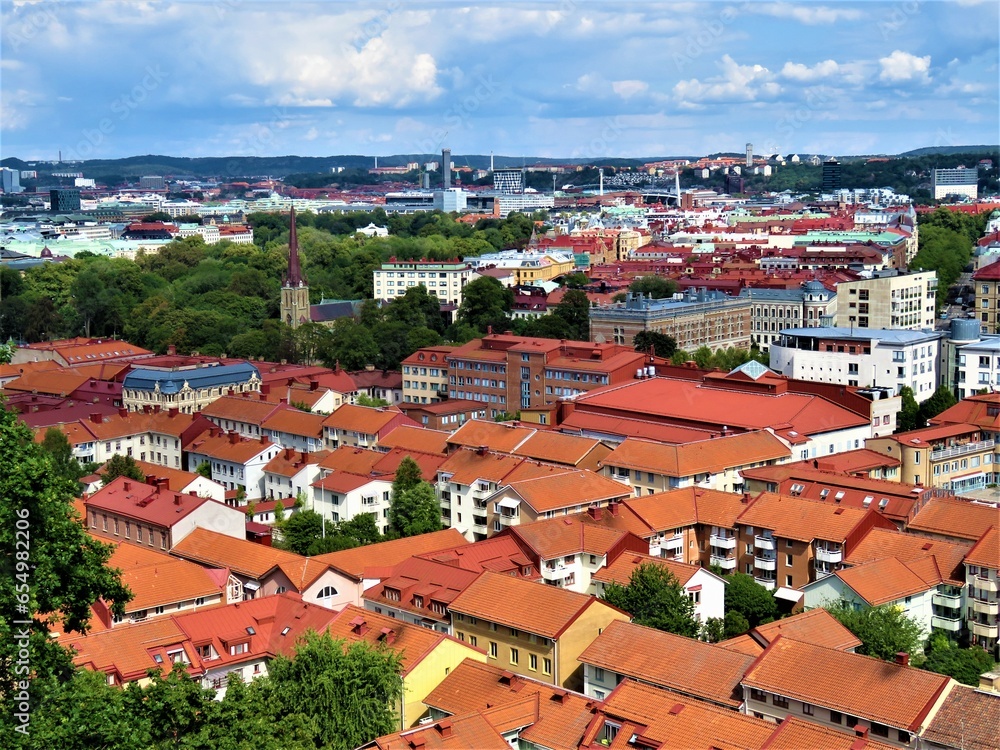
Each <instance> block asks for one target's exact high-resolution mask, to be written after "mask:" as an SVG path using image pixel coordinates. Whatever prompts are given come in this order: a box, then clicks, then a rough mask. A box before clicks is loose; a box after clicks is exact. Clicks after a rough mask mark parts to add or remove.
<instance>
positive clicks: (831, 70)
mask: <svg viewBox="0 0 1000 750" xmlns="http://www.w3.org/2000/svg"><path fill="white" fill-rule="evenodd" d="M839 71H840V66H839V65H838V64H837V61H836V60H824V61H823V62H818V63H816V64H815V65H813V66H812V67H810V66H808V65H803V64H802V63H793V62H786V63H785V65H784V67H783V68H782V69H781V75H782V76H783V77H784V78H788V79H790V80H792V81H801V82H803V83H809V82H812V81H817V80H819V79H820V78H829V77H830V76H832V75H835V74H837V73H838V72H839Z"/></svg>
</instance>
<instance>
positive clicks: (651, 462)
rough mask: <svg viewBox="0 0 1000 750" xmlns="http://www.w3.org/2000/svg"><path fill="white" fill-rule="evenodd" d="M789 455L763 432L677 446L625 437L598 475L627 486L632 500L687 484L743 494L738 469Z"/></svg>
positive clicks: (725, 436)
mask: <svg viewBox="0 0 1000 750" xmlns="http://www.w3.org/2000/svg"><path fill="white" fill-rule="evenodd" d="M790 457H791V450H790V449H789V448H788V446H787V445H785V444H784V443H783V442H782V441H781V440H779V439H778V438H777V437H775V436H774V435H773V434H772V433H770V432H768V431H767V430H759V431H754V432H743V433H738V434H726V435H724V436H722V437H718V438H715V439H713V440H700V441H696V442H691V443H681V444H678V445H667V444H664V443H658V442H653V441H648V440H639V439H636V438H626V439H625V440H624V441H623V442H621V443H619V444H618V446H616V447H615V449H614V450H613V451H612V452H611V453H610V454H609V455H607V456H606V457H605V458H604V460H603V461H602V462H601V473H602V474H603V475H604V476H606V477H608V478H610V479H614V480H616V481H619V482H624V483H626V484H628V485H629V486H630V487H632V489H633V491H634V492H635V494H636V496H639V495H652V494H654V493H657V492H666V491H667V490H673V489H678V488H683V487H691V486H698V487H702V488H705V489H711V490H718V491H720V492H742V491H743V478H742V475H741V474H740V472H741V471H742V470H743V469H751V468H756V467H758V466H771V465H774V464H776V463H780V462H784V461H786V460H788V459H789V458H790Z"/></svg>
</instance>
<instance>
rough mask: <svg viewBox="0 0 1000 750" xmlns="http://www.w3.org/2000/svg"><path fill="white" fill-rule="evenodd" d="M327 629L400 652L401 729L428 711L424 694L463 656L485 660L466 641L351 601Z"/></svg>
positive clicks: (345, 637) (351, 639)
mask: <svg viewBox="0 0 1000 750" xmlns="http://www.w3.org/2000/svg"><path fill="white" fill-rule="evenodd" d="M329 633H330V635H331V636H333V637H334V638H339V639H343V640H344V641H345V642H347V643H352V642H355V641H365V642H367V643H370V644H376V645H377V644H385V645H386V646H388V647H389V648H392V649H394V650H396V651H398V652H399V653H400V655H401V657H402V665H403V672H402V676H403V697H402V700H401V701H400V703H399V704H398V705H397V706H396V711H397V713H398V714H399V728H400V729H406V728H407V727H412V726H415V725H416V724H417V723H418V722H419V721H420V719H421V717H423V715H424V714H425V713H426V711H427V709H426V707H425V706H424V703H423V700H424V698H426V697H427V695H428V694H429V693H430V692H431V691H432V690H433V689H434V688H436V687H437V686H438V684H439V683H440V682H441V680H443V679H444V678H445V676H447V674H448V673H449V672H451V670H453V669H455V668H456V667H457V666H458V665H459V664H461V663H462V661H463V660H465V659H472V660H473V661H478V662H485V661H486V654H485V653H484V652H483V650H482V649H479V648H476V647H474V646H472V645H471V644H469V643H468V642H465V643H463V642H462V641H460V640H458V639H456V638H453V637H452V636H450V635H446V634H444V633H438V632H435V631H434V630H430V629H428V628H422V627H420V626H419V625H412V624H409V625H408V624H407V623H405V622H403V621H402V620H396V619H393V618H391V617H386V616H384V615H380V614H376V613H375V612H372V611H370V610H367V609H364V608H363V607H357V606H355V605H353V604H349V605H347V606H346V607H344V609H343V610H341V612H340V614H339V615H337V619H335V620H334V621H333V622H332V623H330V627H329Z"/></svg>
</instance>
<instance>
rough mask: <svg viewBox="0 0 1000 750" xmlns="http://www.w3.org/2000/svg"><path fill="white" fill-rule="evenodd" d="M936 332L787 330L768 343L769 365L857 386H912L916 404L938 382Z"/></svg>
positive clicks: (894, 388)
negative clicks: (777, 339) (774, 340)
mask: <svg viewBox="0 0 1000 750" xmlns="http://www.w3.org/2000/svg"><path fill="white" fill-rule="evenodd" d="M941 338H942V334H941V333H939V332H935V331H897V330H886V329H872V328H818V329H817V328H789V329H786V330H784V331H782V332H781V339H780V340H779V341H777V342H775V343H772V344H771V348H770V365H771V369H772V370H774V371H776V372H779V373H781V374H782V375H785V376H786V377H789V378H796V379H798V380H810V381H813V382H818V383H838V384H840V385H851V386H858V387H861V388H872V387H874V388H891V389H892V391H893V392H894V393H899V391H900V389H901V388H902V387H903V386H909V387H910V388H912V389H913V395H914V397H915V398H916V399H917V401H918V402H920V401H924V400H926V399H928V398H930V396H931V395H932V394H933V393H934V390H935V389H936V388H937V386H938V383H939V382H940V377H939V364H940V349H941Z"/></svg>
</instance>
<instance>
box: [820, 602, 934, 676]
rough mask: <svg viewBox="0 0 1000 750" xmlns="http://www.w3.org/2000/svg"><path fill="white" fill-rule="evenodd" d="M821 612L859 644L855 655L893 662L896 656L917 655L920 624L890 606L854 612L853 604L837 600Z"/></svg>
mask: <svg viewBox="0 0 1000 750" xmlns="http://www.w3.org/2000/svg"><path fill="white" fill-rule="evenodd" d="M825 609H826V610H827V611H828V612H829V613H830V614H831V615H833V616H834V617H835V618H837V620H838V621H839V622H840V624H841V625H843V626H844V627H845V628H847V629H848V630H850V631H851V632H852V633H854V635H855V636H856V637H857V638H858V639H859V640H860V641H861V645H860V646H858V649H857V651H858V653H859V654H867V655H868V656H874V657H876V658H878V659H883V660H885V661H893V660H894V659H895V658H896V654H897V653H901V652H905V653H907V654H910V655H911V656H914V655H917V654H919V653H920V645H921V644H922V643H923V639H924V632H923V629H922V628H921V627H920V623H918V622H917V621H916V620H914V619H912V618H910V617H907V616H906V615H905V614H903V612H902V610H900V609H899V608H897V607H895V606H893V605H891V604H882V605H880V606H878V607H860V608H856V607H855V606H854V603H853V602H849V601H847V600H845V599H839V600H837V601H836V602H833V603H831V604H829V605H827V606H826V607H825Z"/></svg>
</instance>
